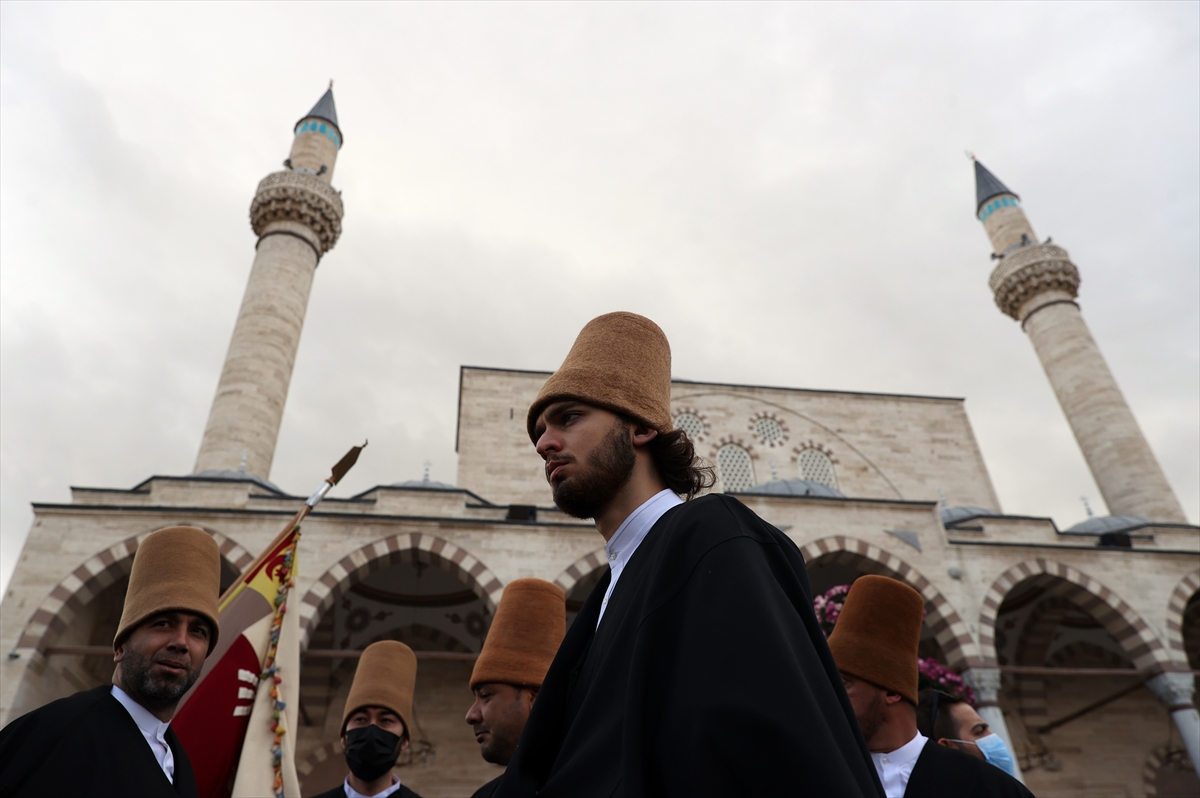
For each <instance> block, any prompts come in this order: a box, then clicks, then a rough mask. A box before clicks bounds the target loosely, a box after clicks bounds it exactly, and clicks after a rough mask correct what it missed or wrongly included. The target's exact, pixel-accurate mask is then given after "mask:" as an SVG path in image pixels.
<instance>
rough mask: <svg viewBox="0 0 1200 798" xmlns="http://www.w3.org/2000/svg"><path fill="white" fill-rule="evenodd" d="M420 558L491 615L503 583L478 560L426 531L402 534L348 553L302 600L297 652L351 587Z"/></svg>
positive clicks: (314, 584) (303, 647) (322, 576)
mask: <svg viewBox="0 0 1200 798" xmlns="http://www.w3.org/2000/svg"><path fill="white" fill-rule="evenodd" d="M418 556H421V557H423V558H427V559H428V560H429V562H430V563H431V564H432V565H433V566H434V567H436V568H438V569H439V570H442V571H445V572H446V573H448V574H450V575H451V576H453V577H455V578H457V579H458V580H459V581H461V582H462V583H463V584H465V585H466V586H467V587H469V588H471V590H472V591H473V592H474V593H475V595H476V596H478V597H479V598H480V599H482V600H483V602H484V604H486V605H487V609H488V612H489V613H495V612H496V605H497V604H498V603H499V602H500V596H501V594H502V593H503V592H504V583H503V582H501V581H500V580H499V579H498V578H496V575H495V574H494V573H492V572H491V571H490V570H489V569H488V567H487V566H486V565H484V564H483V563H482V562H480V561H479V559H478V558H476V557H474V556H473V555H471V554H470V553H469V552H468V551H467V550H466V549H463V548H461V547H459V546H456V545H454V544H453V543H451V542H450V541H448V540H446V539H445V538H441V537H438V536H437V535H431V534H429V533H427V532H404V533H401V534H399V535H392V536H390V537H386V538H383V539H382V540H377V541H375V542H374V543H368V544H367V545H366V546H363V547H362V548H360V549H356V550H355V551H352V552H350V553H349V554H347V555H346V556H345V557H343V558H342V559H341V560H339V561H338V562H336V563H334V564H333V566H332V567H331V568H330V569H329V570H327V571H326V572H325V573H323V574H322V575H321V577H320V578H319V579H317V581H316V582H314V583H313V585H312V587H310V588H309V589H308V592H307V593H305V595H304V599H303V600H302V601H301V602H300V649H301V650H302V651H303V650H304V649H305V648H307V647H308V640H309V638H310V637H311V636H312V633H313V631H314V630H315V629H316V627H317V624H318V623H319V621H320V618H321V615H322V614H324V612H325V611H326V610H327V609H329V608H330V607H331V606H333V603H334V602H335V601H337V600H338V599H339V598H341V596H342V594H343V593H345V592H346V590H348V589H349V587H350V585H351V584H352V583H354V582H358V581H360V580H362V579H364V578H365V577H366V576H367V575H368V574H371V573H374V572H375V571H381V570H383V569H384V568H387V567H389V566H392V565H396V564H398V563H403V562H409V563H410V562H413V561H414V560H416V559H417V558H418Z"/></svg>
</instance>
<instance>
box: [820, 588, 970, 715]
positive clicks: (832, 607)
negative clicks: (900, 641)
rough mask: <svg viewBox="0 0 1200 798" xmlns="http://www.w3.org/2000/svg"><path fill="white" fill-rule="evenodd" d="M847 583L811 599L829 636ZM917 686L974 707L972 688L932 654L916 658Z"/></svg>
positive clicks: (839, 613)
mask: <svg viewBox="0 0 1200 798" xmlns="http://www.w3.org/2000/svg"><path fill="white" fill-rule="evenodd" d="M849 592H850V585H836V586H834V587H831V588H829V589H828V590H826V591H825V592H824V593H822V594H821V595H819V596H817V597H816V598H814V599H813V612H815V613H816V614H817V620H818V621H819V622H820V624H821V631H823V632H824V633H825V636H826V637H829V635H830V633H831V632H833V627H834V626H835V625H836V624H837V620H838V617H839V616H840V615H841V614H842V606H843V605H844V604H845V603H846V595H847V594H848V593H849ZM917 673H918V676H917V689H918V690H925V689H928V688H934V689H937V690H942V691H943V692H946V693H949V694H950V695H952V696H954V697H956V698H961V699H963V700H964V701H966V702H967V703H968V704H970V705H971V706H975V691H974V690H972V689H971V688H970V687H968V686H967V685H966V684H965V683H963V680H962V677H961V676H959V675H958V674H957V673H955V672H954V671H952V670H950V669H949V668H947V667H946V666H945V665H943V664H942V663H940V662H938V661H937V660H936V659H934V658H933V657H923V658H921V659H918V660H917Z"/></svg>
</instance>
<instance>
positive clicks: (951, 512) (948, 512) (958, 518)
mask: <svg viewBox="0 0 1200 798" xmlns="http://www.w3.org/2000/svg"><path fill="white" fill-rule="evenodd" d="M938 515H940V516H941V517H942V526H953V525H954V524H957V523H961V522H962V521H966V520H968V519H970V518H980V517H983V516H993V517H995V516H998V515H1000V513H998V512H996V511H995V510H988V509H986V508H983V507H975V506H972V505H968V504H964V505H961V506H958V507H942V508H940V509H939V510H938Z"/></svg>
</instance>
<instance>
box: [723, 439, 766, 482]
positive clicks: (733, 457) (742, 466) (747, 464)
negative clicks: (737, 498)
mask: <svg viewBox="0 0 1200 798" xmlns="http://www.w3.org/2000/svg"><path fill="white" fill-rule="evenodd" d="M717 473H718V474H720V475H721V488H722V489H723V490H724V491H725V492H726V493H738V492H739V491H743V490H745V489H746V488H751V487H754V485H755V484H757V483H756V482H755V480H754V462H753V461H752V460H751V459H750V452H748V451H746V450H745V449H744V448H742V447H741V446H738V445H737V444H736V443H727V444H725V445H724V446H722V447H721V448H720V449H719V450H718V451H717Z"/></svg>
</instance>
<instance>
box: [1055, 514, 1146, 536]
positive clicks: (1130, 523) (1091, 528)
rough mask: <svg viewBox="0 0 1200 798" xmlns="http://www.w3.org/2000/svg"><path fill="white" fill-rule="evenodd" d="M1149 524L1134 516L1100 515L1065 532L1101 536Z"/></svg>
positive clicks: (1143, 519)
mask: <svg viewBox="0 0 1200 798" xmlns="http://www.w3.org/2000/svg"><path fill="white" fill-rule="evenodd" d="M1149 523H1150V521H1149V520H1147V519H1145V518H1138V517H1137V516H1136V515H1100V516H1095V517H1093V518H1089V519H1087V520H1086V521H1080V522H1079V523H1078V524H1076V525H1075V526H1073V527H1071V528H1070V529H1067V530H1066V531H1067V533H1069V534H1075V535H1103V534H1104V533H1105V532H1128V531H1130V530H1133V529H1137V528H1138V527H1143V526H1146V525H1147V524H1149Z"/></svg>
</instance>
